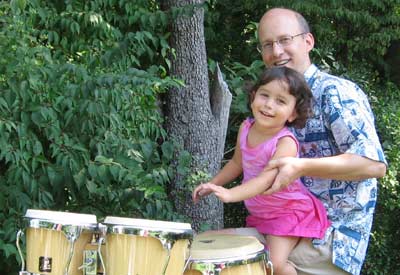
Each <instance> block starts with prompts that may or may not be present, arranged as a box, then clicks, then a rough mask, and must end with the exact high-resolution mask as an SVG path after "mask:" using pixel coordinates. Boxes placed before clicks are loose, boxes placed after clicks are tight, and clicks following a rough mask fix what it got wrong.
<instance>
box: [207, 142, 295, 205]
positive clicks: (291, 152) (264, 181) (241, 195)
mask: <svg viewBox="0 0 400 275" xmlns="http://www.w3.org/2000/svg"><path fill="white" fill-rule="evenodd" d="M297 150H298V148H297V145H296V142H295V141H294V140H293V139H292V138H291V137H283V138H281V139H279V141H278V144H277V148H276V151H275V154H274V155H273V157H272V159H276V158H282V157H288V156H296V155H297ZM277 172H278V169H272V170H264V171H263V172H261V174H260V175H258V176H257V177H255V178H253V179H251V180H249V181H248V182H246V183H244V184H241V185H238V186H235V187H233V188H231V189H226V188H223V187H221V186H217V185H213V184H209V183H208V184H206V185H205V186H203V190H207V191H211V192H214V194H215V195H216V196H217V197H218V198H219V199H220V200H221V201H223V202H238V201H243V200H245V199H249V198H252V197H254V196H256V195H258V194H261V193H263V192H265V191H266V190H267V189H269V188H270V187H271V185H272V183H273V181H274V179H275V176H276V174H277Z"/></svg>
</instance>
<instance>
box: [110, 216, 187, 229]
mask: <svg viewBox="0 0 400 275" xmlns="http://www.w3.org/2000/svg"><path fill="white" fill-rule="evenodd" d="M103 224H105V225H111V226H114V225H117V226H123V227H126V228H135V229H146V230H150V231H168V232H175V231H191V230H192V227H191V225H190V223H178V222H166V221H157V220H145V219H131V218H121V217H112V216H109V217H106V218H105V220H104V222H103Z"/></svg>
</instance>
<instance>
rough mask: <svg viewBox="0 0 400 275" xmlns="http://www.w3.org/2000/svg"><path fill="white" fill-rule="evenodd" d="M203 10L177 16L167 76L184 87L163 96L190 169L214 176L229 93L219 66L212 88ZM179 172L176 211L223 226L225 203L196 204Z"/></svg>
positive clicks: (169, 4)
mask: <svg viewBox="0 0 400 275" xmlns="http://www.w3.org/2000/svg"><path fill="white" fill-rule="evenodd" d="M203 2H204V1H203V0H188V1H183V0H167V1H164V2H163V3H164V4H165V5H164V9H165V8H167V9H171V8H174V7H184V6H187V5H191V4H194V5H197V4H203ZM203 23H204V10H203V8H201V6H200V5H198V6H196V8H195V9H194V13H191V14H181V15H179V16H178V17H177V18H175V19H174V20H173V22H172V26H171V38H170V39H171V41H170V43H171V46H172V47H173V48H174V49H175V50H176V56H175V58H173V59H172V64H171V72H170V73H171V75H172V76H174V77H176V78H179V79H182V80H183V81H184V82H185V87H182V88H174V89H171V90H170V91H169V92H168V94H167V96H166V100H165V101H166V106H165V110H164V111H165V116H166V129H167V132H168V133H169V135H170V137H172V138H174V139H176V140H177V141H178V142H179V143H180V144H182V145H183V148H184V149H185V150H187V151H188V152H190V154H191V155H192V158H193V162H192V167H191V170H192V172H195V171H206V172H208V173H209V174H210V175H215V174H216V173H217V172H218V170H219V169H220V165H221V160H222V158H223V151H224V145H225V137H226V128H227V125H228V116H229V108H230V104H231V100H232V95H231V93H230V92H229V90H228V87H227V85H226V83H225V82H224V81H223V78H222V74H221V72H220V70H219V67H218V68H217V70H216V73H215V77H214V78H215V81H214V83H215V85H214V88H213V89H212V90H211V91H210V88H209V77H208V69H207V55H206V47H205V38H204V24H203ZM184 180H185V179H184V178H183V176H182V175H179V174H178V173H177V174H176V177H175V178H174V179H173V181H172V183H171V184H172V186H171V187H172V188H171V189H172V192H171V195H172V197H173V199H174V202H175V206H176V208H177V210H178V212H179V213H181V214H183V215H185V216H187V217H190V218H191V220H192V227H193V229H194V230H195V231H199V230H200V228H201V226H202V225H204V224H206V225H209V226H210V227H211V229H220V228H222V227H223V205H222V203H221V202H220V201H219V200H217V198H216V197H215V196H208V197H207V198H205V199H203V200H202V201H201V202H200V203H198V204H196V205H194V204H193V202H192V198H191V191H192V188H193V186H187V185H185V184H184Z"/></svg>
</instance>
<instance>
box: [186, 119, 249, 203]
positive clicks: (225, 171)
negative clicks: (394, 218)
mask: <svg viewBox="0 0 400 275" xmlns="http://www.w3.org/2000/svg"><path fill="white" fill-rule="evenodd" d="M242 126H243V124H242ZM242 126H240V129H239V133H238V136H237V139H236V146H235V151H234V153H233V157H232V158H231V159H230V160H229V162H228V163H227V164H226V165H225V166H224V167H223V168H222V169H221V170H220V171H219V172H218V174H217V175H215V176H214V177H213V178H212V179H211V180H210V181H209V182H207V183H205V184H200V185H199V186H197V187H196V188H195V189H194V191H193V193H192V198H193V201H194V202H195V203H196V202H197V201H198V200H199V199H200V198H201V197H204V196H207V195H209V194H210V193H211V192H212V191H211V190H209V189H204V186H205V185H208V184H212V185H215V186H222V185H225V184H227V183H229V182H231V181H233V180H234V179H236V178H237V177H238V176H240V175H241V174H242V172H243V168H242V152H241V150H240V133H241V132H242Z"/></svg>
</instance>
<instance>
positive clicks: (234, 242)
mask: <svg viewBox="0 0 400 275" xmlns="http://www.w3.org/2000/svg"><path fill="white" fill-rule="evenodd" d="M263 250H264V245H263V244H261V243H260V242H259V241H258V240H257V238H255V237H253V236H241V235H227V234H202V235H198V236H196V237H194V240H193V244H192V249H191V252H190V254H191V259H193V260H196V261H197V260H207V259H227V258H237V257H240V256H243V255H249V254H253V253H258V252H260V251H263Z"/></svg>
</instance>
